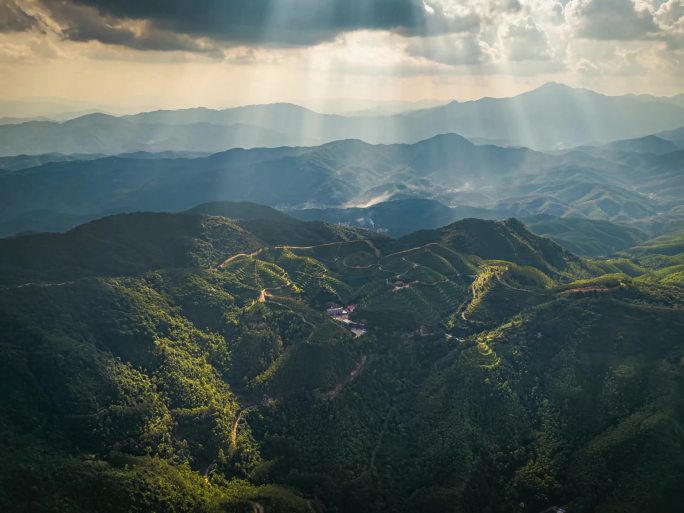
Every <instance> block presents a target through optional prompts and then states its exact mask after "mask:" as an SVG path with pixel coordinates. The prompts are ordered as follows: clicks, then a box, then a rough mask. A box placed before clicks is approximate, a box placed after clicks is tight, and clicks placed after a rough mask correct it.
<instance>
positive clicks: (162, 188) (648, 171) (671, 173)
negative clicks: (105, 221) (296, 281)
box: [0, 134, 684, 234]
mask: <svg viewBox="0 0 684 513" xmlns="http://www.w3.org/2000/svg"><path fill="white" fill-rule="evenodd" d="M629 144H634V145H635V146H636V148H635V151H633V152H632V151H630V152H627V151H618V152H616V151H614V150H604V149H600V148H593V149H582V148H580V149H577V150H573V151H571V152H563V153H559V154H547V153H540V152H535V151H533V150H529V149H524V148H502V147H497V146H492V145H480V146H478V145H474V144H472V143H471V142H470V141H468V140H467V139H466V138H464V137H461V136H458V135H455V134H447V135H439V136H436V137H433V138H431V139H428V140H425V141H420V142H418V143H415V144H411V145H408V144H394V145H370V144H367V143H364V142H362V141H359V140H342V141H336V142H332V143H327V144H324V145H322V146H318V147H280V148H257V149H252V150H245V149H233V150H228V151H225V152H221V153H217V154H213V155H210V156H206V157H202V156H198V155H197V154H185V153H181V154H171V155H169V154H168V153H162V154H147V153H142V154H126V155H123V156H118V157H106V158H99V159H92V160H85V159H83V160H76V161H62V162H49V163H46V164H44V165H41V166H38V167H34V168H26V169H17V170H15V171H5V172H3V173H0V199H1V200H2V206H0V226H2V227H3V230H2V232H0V233H3V234H12V233H16V232H21V231H31V230H36V229H41V228H42V227H50V229H55V228H57V229H59V226H58V223H56V222H52V221H49V220H48V219H47V218H44V219H41V214H40V212H43V213H44V215H45V216H49V213H50V212H54V213H56V214H57V215H58V216H59V217H61V218H63V219H65V221H66V223H65V224H64V227H63V228H62V229H66V228H69V227H70V225H69V222H68V221H67V220H68V219H70V218H71V219H77V220H79V219H80V220H82V219H87V218H90V219H94V218H96V217H101V216H102V215H106V214H111V213H117V212H130V211H139V210H148V211H149V210H156V211H181V210H186V209H188V208H192V207H193V206H194V205H197V204H200V203H205V202H210V201H224V200H248V201H253V202H256V203H261V204H267V205H271V206H276V207H282V208H289V209H293V208H294V209H302V208H310V207H317V208H321V207H323V208H331V207H336V208H346V207H349V206H366V205H373V204H376V203H379V202H383V201H386V200H391V199H409V198H427V199H435V200H438V201H440V202H442V203H443V204H445V205H451V206H454V207H459V208H460V209H461V212H462V214H463V216H464V217H467V216H470V215H471V214H472V215H474V216H476V217H477V216H484V217H493V215H488V214H486V213H485V211H484V210H478V209H485V210H492V211H494V212H498V213H499V214H501V215H503V216H510V215H515V216H518V217H529V216H534V215H538V214H547V215H553V216H556V217H580V218H587V219H599V220H611V221H618V222H637V221H638V222H640V223H643V222H651V221H655V220H658V222H659V223H660V222H661V221H660V220H664V221H667V220H668V219H676V218H677V216H679V215H680V213H681V212H680V210H681V208H682V197H684V181H683V179H682V174H681V165H682V155H684V152H682V151H675V152H670V153H666V154H654V153H644V152H643V151H640V150H641V141H633V142H631V143H630V142H629V141H627V142H623V143H621V145H622V146H624V147H626V148H627V149H629ZM169 156H171V157H181V158H168V157H169ZM189 157H192V158H189ZM26 158H30V157H26ZM47 158H49V157H47ZM22 159H24V160H25V158H22ZM22 159H19V162H15V163H14V164H13V165H14V166H15V167H21V164H20V162H22V161H23V160H22ZM350 212H353V211H350ZM435 215H438V214H437V213H435ZM501 215H499V216H497V217H501ZM450 219H451V218H449V220H450ZM367 227H372V226H367ZM42 229H45V228H42Z"/></svg>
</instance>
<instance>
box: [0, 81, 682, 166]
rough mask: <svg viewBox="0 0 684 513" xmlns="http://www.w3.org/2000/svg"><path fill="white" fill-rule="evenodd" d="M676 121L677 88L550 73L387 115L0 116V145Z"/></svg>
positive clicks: (536, 144)
mask: <svg viewBox="0 0 684 513" xmlns="http://www.w3.org/2000/svg"><path fill="white" fill-rule="evenodd" d="M521 113H524V114H521ZM521 116H522V117H521ZM18 121H21V120H18ZM683 125H684V105H682V103H681V99H679V98H657V97H648V96H629V95H628V96H605V95H602V94H599V93H596V92H593V91H589V90H586V89H573V88H570V87H568V86H564V85H561V84H553V83H552V84H546V85H544V86H542V87H540V88H538V89H535V90H533V91H530V92H527V93H524V94H521V95H518V96H515V97H512V98H482V99H480V100H476V101H467V102H458V101H452V102H450V103H447V104H445V105H438V106H435V107H430V108H426V109H419V110H414V111H408V112H403V113H399V114H392V115H356V116H341V115H331V114H321V113H317V112H314V111H311V110H309V109H306V108H303V107H299V106H297V105H292V104H286V103H277V104H271V105H251V106H246V107H238V108H232V109H224V110H212V109H206V108H194V109H184V110H175V111H170V110H166V111H164V110H162V111H153V112H143V113H139V114H134V115H129V116H122V117H115V116H110V115H105V114H99V113H95V114H88V115H85V116H82V117H79V118H76V119H72V120H67V121H63V122H56V121H47V120H36V121H27V122H23V123H21V122H15V123H11V124H5V125H0V155H17V154H21V153H27V154H41V153H65V154H70V153H107V154H116V153H126V152H135V151H148V152H159V151H191V152H202V151H206V152H217V151H222V150H225V149H227V148H235V147H246V148H251V147H277V146H310V145H318V144H324V143H327V142H331V141H335V140H340V139H350V138H358V139H361V140H363V141H366V142H368V143H372V144H387V143H415V142H417V141H420V140H422V139H428V138H430V137H433V136H435V135H438V134H442V133H452V132H453V133H459V134H462V135H464V136H465V137H468V138H470V139H473V140H478V141H482V142H488V143H495V144H500V145H504V146H526V147H530V148H534V149H538V150H553V149H559V148H571V147H574V146H579V145H583V144H596V143H602V144H605V143H608V142H610V141H615V140H620V139H634V138H639V137H644V136H648V135H651V134H654V133H658V132H663V131H670V130H673V129H677V128H679V127H681V126H683ZM521 126H525V130H521V129H520V127H521ZM293 127H297V129H296V130H293ZM665 138H667V135H665ZM661 146H662V143H661ZM680 148H681V146H680Z"/></svg>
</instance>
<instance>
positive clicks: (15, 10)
mask: <svg viewBox="0 0 684 513" xmlns="http://www.w3.org/2000/svg"><path fill="white" fill-rule="evenodd" d="M37 26H38V20H37V19H36V18H34V17H33V16H32V15H30V14H28V13H27V12H26V11H24V9H23V8H22V7H21V6H20V5H19V4H18V3H17V2H15V1H14V0H2V1H0V32H23V31H25V30H30V29H33V28H36V27H37Z"/></svg>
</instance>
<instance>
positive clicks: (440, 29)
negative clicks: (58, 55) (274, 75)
mask: <svg viewBox="0 0 684 513" xmlns="http://www.w3.org/2000/svg"><path fill="white" fill-rule="evenodd" d="M44 1H45V5H46V6H47V7H48V9H49V10H50V11H51V12H55V13H58V14H57V18H59V19H58V21H59V22H60V23H64V24H65V26H66V30H65V31H64V33H65V35H66V36H67V37H69V38H72V39H78V40H81V39H95V40H100V41H102V42H106V43H113V44H124V45H127V46H136V47H140V46H146V42H145V41H144V40H145V39H146V38H144V37H137V38H135V37H134V40H133V41H126V39H127V38H128V36H126V35H123V36H122V35H120V34H115V33H114V32H119V30H118V29H117V27H116V25H117V23H116V20H126V19H128V20H130V19H132V20H139V21H145V22H147V23H146V27H147V29H149V30H151V31H152V30H153V31H157V33H158V34H160V33H162V32H166V33H174V34H186V35H189V36H192V37H196V38H197V37H205V38H211V39H214V40H216V41H221V42H224V43H229V44H245V45H265V46H306V45H313V44H317V43H320V42H322V41H327V40H330V39H333V38H334V37H335V36H337V35H338V34H340V33H342V32H348V31H351V30H361V29H368V30H391V31H394V32H397V33H400V34H404V35H422V34H425V33H427V32H428V31H429V32H430V33H432V34H439V33H452V32H464V31H469V30H475V29H476V28H477V27H478V26H479V21H480V20H479V18H478V17H477V15H475V14H467V15H464V16H462V17H447V16H444V14H443V13H442V12H441V10H440V9H439V8H432V9H429V10H428V9H426V7H425V5H424V3H423V1H422V0H222V1H221V0H194V1H193V0H167V1H162V0H146V1H140V0H74V1H73V2H66V1H63V0H44ZM79 8H80V9H79ZM84 8H85V9H84ZM78 11H81V14H82V15H86V16H90V17H93V16H99V17H101V18H103V19H106V20H109V21H108V22H106V23H97V22H96V21H95V20H92V19H90V20H87V19H83V17H81V16H80V15H79V14H78ZM112 27H113V29H114V32H113V31H112ZM147 29H146V30H147ZM133 36H135V34H133ZM138 36H140V34H139V33H138ZM150 43H151V44H152V43H154V44H158V45H161V46H163V42H162V41H160V37H156V38H154V39H153V41H150ZM168 43H170V44H171V45H172V46H173V45H175V44H177V41H175V39H174V38H169V41H168ZM151 49H158V48H151ZM170 49H175V48H170Z"/></svg>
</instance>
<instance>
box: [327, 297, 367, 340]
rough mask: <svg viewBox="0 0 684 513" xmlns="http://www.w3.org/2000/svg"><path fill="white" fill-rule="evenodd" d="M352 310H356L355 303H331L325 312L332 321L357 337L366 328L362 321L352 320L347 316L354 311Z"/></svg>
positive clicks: (364, 331) (362, 333) (365, 330)
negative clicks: (344, 304) (342, 304)
mask: <svg viewBox="0 0 684 513" xmlns="http://www.w3.org/2000/svg"><path fill="white" fill-rule="evenodd" d="M354 310H356V305H346V306H340V305H331V306H330V307H329V308H328V309H327V310H326V311H325V313H327V314H328V315H329V316H330V318H331V319H332V320H333V321H335V322H337V323H339V324H341V325H342V326H343V327H344V328H346V329H348V330H349V331H351V332H352V333H353V334H354V337H356V338H358V337H360V336H361V335H364V334H365V333H366V332H367V331H368V330H367V329H366V327H365V325H364V324H363V323H360V322H356V321H352V320H351V319H350V318H349V314H351V313H354Z"/></svg>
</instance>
